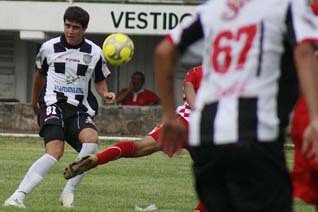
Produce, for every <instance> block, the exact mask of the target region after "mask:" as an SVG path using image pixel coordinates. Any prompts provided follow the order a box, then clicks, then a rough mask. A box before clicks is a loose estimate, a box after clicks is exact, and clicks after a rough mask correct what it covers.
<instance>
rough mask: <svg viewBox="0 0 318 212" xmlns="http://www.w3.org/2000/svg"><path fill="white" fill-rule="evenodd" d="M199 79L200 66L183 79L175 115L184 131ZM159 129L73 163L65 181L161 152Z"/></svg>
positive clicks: (203, 211) (199, 207) (199, 210)
mask: <svg viewBox="0 0 318 212" xmlns="http://www.w3.org/2000/svg"><path fill="white" fill-rule="evenodd" d="M201 78H202V66H197V67H194V68H192V69H191V70H190V71H189V72H188V73H187V75H186V77H185V79H184V87H183V89H184V90H183V93H184V96H183V100H184V104H183V105H182V106H179V107H178V108H177V115H178V120H179V121H180V122H181V123H182V124H183V125H184V126H185V129H186V130H188V121H189V117H190V113H191V108H193V104H194V97H195V94H196V92H197V90H198V89H199V86H200V82H201ZM161 129H162V128H161V125H160V124H159V125H158V126H156V127H155V128H154V129H153V130H152V131H151V132H150V133H149V134H148V135H147V136H146V137H144V138H143V139H142V140H141V141H139V142H133V141H122V142H119V143H117V144H115V145H113V146H110V147H108V148H106V149H105V150H103V151H101V152H99V153H98V154H96V155H90V156H87V157H84V158H82V159H81V160H79V161H76V162H73V163H71V164H70V165H69V166H68V167H67V168H66V169H65V172H64V177H65V178H66V179H70V178H72V177H75V176H77V175H79V174H82V173H83V172H85V171H88V170H90V169H91V168H94V167H96V166H99V165H102V164H105V163H108V162H109V161H113V160H117V159H119V158H122V157H125V158H136V157H143V156H147V155H150V154H152V153H154V152H158V151H161V145H160V144H159V137H160V132H161ZM184 148H185V149H187V150H188V151H189V149H188V146H187V144H184ZM189 152H190V151H189ZM190 155H191V152H190ZM191 156H192V155H191ZM194 210H195V212H206V211H207V210H206V209H205V207H204V206H203V204H202V203H201V202H199V203H198V205H197V206H196V207H195V209H194Z"/></svg>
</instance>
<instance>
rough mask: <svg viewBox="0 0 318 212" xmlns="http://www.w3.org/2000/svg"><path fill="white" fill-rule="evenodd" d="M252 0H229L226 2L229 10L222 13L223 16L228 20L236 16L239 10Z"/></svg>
mask: <svg viewBox="0 0 318 212" xmlns="http://www.w3.org/2000/svg"><path fill="white" fill-rule="evenodd" d="M250 1H252V0H228V1H227V3H226V4H227V6H228V7H227V8H228V11H225V12H224V13H223V14H222V18H223V19H227V20H230V19H233V18H235V17H236V16H237V15H238V13H239V10H240V9H241V8H242V7H243V6H245V5H246V4H247V3H249V2H250Z"/></svg>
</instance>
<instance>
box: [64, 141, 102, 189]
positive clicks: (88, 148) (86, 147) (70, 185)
mask: <svg viewBox="0 0 318 212" xmlns="http://www.w3.org/2000/svg"><path fill="white" fill-rule="evenodd" d="M96 150H97V144H96V143H83V146H82V149H81V151H80V153H79V154H78V156H77V160H79V159H81V158H82V157H85V156H87V155H89V154H95V153H96ZM84 176H85V173H83V174H81V175H78V176H76V177H74V178H72V179H69V180H68V181H67V183H66V185H65V187H64V189H63V192H62V193H74V191H75V189H76V186H77V185H78V184H79V183H80V182H81V180H82V179H83V177H84Z"/></svg>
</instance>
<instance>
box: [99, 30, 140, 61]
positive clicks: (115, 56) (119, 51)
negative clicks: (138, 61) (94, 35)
mask: <svg viewBox="0 0 318 212" xmlns="http://www.w3.org/2000/svg"><path fill="white" fill-rule="evenodd" d="M102 50H103V55H104V57H105V59H106V60H107V62H108V63H110V64H111V65H115V66H119V65H123V64H125V63H128V62H129V61H130V60H131V58H132V56H133V55H134V43H133V41H132V40H131V39H130V38H129V37H128V36H127V35H125V34H122V33H114V34H111V35H109V36H108V37H107V38H106V39H105V41H104V43H103V47H102Z"/></svg>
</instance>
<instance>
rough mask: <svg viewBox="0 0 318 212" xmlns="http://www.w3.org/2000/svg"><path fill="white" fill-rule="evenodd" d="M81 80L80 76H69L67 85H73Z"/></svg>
mask: <svg viewBox="0 0 318 212" xmlns="http://www.w3.org/2000/svg"><path fill="white" fill-rule="evenodd" d="M79 78H80V77H79V76H76V77H74V76H72V75H68V76H67V77H66V83H67V84H72V83H73V82H75V81H76V80H78V79H79Z"/></svg>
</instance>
